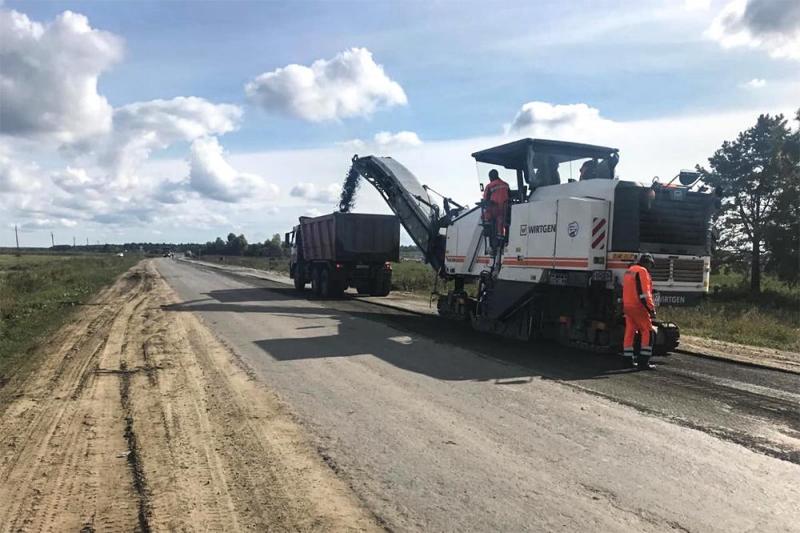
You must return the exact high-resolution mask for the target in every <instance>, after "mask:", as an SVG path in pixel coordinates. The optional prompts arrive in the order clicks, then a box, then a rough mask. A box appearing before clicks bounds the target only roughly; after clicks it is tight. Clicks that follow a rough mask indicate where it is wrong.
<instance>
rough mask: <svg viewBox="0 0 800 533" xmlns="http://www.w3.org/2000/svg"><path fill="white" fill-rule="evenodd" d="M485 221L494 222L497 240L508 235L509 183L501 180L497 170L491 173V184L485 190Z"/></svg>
mask: <svg viewBox="0 0 800 533" xmlns="http://www.w3.org/2000/svg"><path fill="white" fill-rule="evenodd" d="M483 200H484V210H483V220H485V221H487V222H494V226H495V232H496V237H497V240H498V241H499V240H500V239H502V238H504V237H505V235H506V213H507V212H508V183H506V182H505V181H503V180H501V179H500V173H498V172H497V170H496V169H492V170H490V171H489V184H488V185H487V186H486V188H484V189H483Z"/></svg>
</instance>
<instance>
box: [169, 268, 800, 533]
mask: <svg viewBox="0 0 800 533" xmlns="http://www.w3.org/2000/svg"><path fill="white" fill-rule="evenodd" d="M158 268H159V270H160V271H161V273H162V274H163V275H164V276H165V278H166V279H167V281H168V283H169V284H170V285H171V286H172V287H173V288H174V289H175V290H176V291H177V292H178V294H179V296H180V297H181V299H182V300H183V301H182V303H181V304H179V305H175V306H171V307H170V308H169V310H170V311H173V312H194V313H196V314H197V315H199V316H200V317H201V318H202V319H203V320H204V321H205V322H206V323H207V324H208V325H209V326H210V327H211V329H212V330H213V331H214V332H215V333H216V334H217V335H218V336H219V337H220V338H221V339H222V340H223V341H224V342H225V343H226V344H228V345H229V346H230V347H231V348H232V349H233V350H234V352H235V353H236V354H237V355H238V356H239V357H240V358H241V360H242V361H243V362H244V363H245V364H246V365H247V366H248V367H249V368H250V369H251V370H252V372H253V375H254V376H255V378H256V379H259V380H263V381H264V382H265V383H266V384H267V385H268V386H269V387H271V388H272V389H273V390H274V391H275V392H277V393H278V394H279V395H280V396H281V397H282V398H283V400H284V401H285V402H287V404H288V405H289V406H290V408H291V410H292V411H293V412H294V413H295V415H296V416H297V418H298V420H299V421H300V422H301V423H302V424H303V425H304V426H305V427H306V428H307V429H308V430H309V432H310V434H311V435H312V437H313V439H314V441H315V442H316V445H317V447H318V449H319V452H320V453H321V454H322V456H323V458H324V459H325V460H326V462H327V463H328V464H329V466H331V468H333V469H334V470H335V471H336V472H337V473H338V474H339V475H340V476H341V477H342V478H343V479H344V480H346V481H347V482H348V483H349V485H350V486H351V487H352V488H353V489H354V490H355V492H356V493H357V495H358V496H359V497H360V498H361V499H362V500H363V501H364V502H365V503H366V505H367V506H368V507H369V508H370V509H371V510H372V511H373V512H374V513H375V514H376V515H377V516H378V517H379V518H380V519H381V520H383V521H384V523H385V525H386V526H387V527H388V528H390V529H396V530H414V529H418V530H423V529H424V530H441V531H463V530H473V531H496V530H505V531H521V530H569V531H574V530H586V529H591V530H601V531H623V530H626V531H630V530H637V531H669V530H685V531H745V530H759V531H767V530H769V531H798V530H799V528H800V526H798V525H797V524H800V376H797V375H793V374H788V373H781V372H776V371H770V370H762V369H757V368H751V367H745V366H740V365H735V364H730V363H724V362H720V361H713V360H706V359H701V358H696V357H692V356H685V355H672V356H669V357H667V358H658V359H657V360H656V363H658V364H659V368H658V370H656V371H654V372H645V373H638V372H630V371H627V370H623V369H621V368H619V367H618V363H617V361H616V359H614V358H609V357H603V356H598V355H594V354H584V353H580V352H576V351H574V350H571V349H568V348H564V347H560V346H557V345H553V344H528V343H520V342H512V341H505V340H501V339H496V338H492V337H485V336H482V335H479V334H477V333H475V332H473V331H471V330H470V329H469V328H468V327H466V326H464V325H461V324H456V323H452V322H446V321H443V320H441V319H439V318H437V317H426V316H419V315H414V314H410V313H405V312H402V311H397V310H392V309H388V308H383V307H378V306H374V305H370V304H368V303H365V302H360V301H358V300H357V299H349V300H341V301H320V300H310V299H307V298H304V297H302V296H299V295H298V294H297V293H296V292H294V291H293V290H292V289H289V288H287V287H285V286H283V285H280V284H277V283H272V282H269V281H258V280H253V279H251V278H240V277H237V276H235V275H231V274H222V273H220V272H218V271H215V270H211V269H207V268H202V267H198V266H195V265H190V264H187V263H181V262H174V261H169V260H162V261H159V262H158Z"/></svg>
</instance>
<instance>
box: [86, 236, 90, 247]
mask: <svg viewBox="0 0 800 533" xmlns="http://www.w3.org/2000/svg"><path fill="white" fill-rule="evenodd" d="M86 246H89V237H86Z"/></svg>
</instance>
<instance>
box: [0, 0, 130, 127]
mask: <svg viewBox="0 0 800 533" xmlns="http://www.w3.org/2000/svg"><path fill="white" fill-rule="evenodd" d="M0 35H2V36H3V37H2V39H0V64H2V69H0V132H1V133H4V134H10V135H17V136H29V137H49V138H54V139H56V140H58V141H76V140H79V139H81V138H84V137H86V136H90V135H94V134H97V133H102V132H107V131H108V130H109V129H110V128H111V114H112V109H111V106H110V105H109V103H108V101H107V100H106V99H105V97H103V96H102V95H100V94H98V92H97V79H98V77H99V76H100V74H101V73H103V72H104V71H106V70H108V69H109V68H110V67H111V66H112V65H113V64H114V63H116V62H117V61H119V60H120V58H121V57H122V48H123V46H122V41H121V40H120V39H119V38H118V37H116V36H115V35H112V34H110V33H108V32H104V31H99V30H96V29H94V28H92V27H91V26H90V25H89V21H88V19H87V18H86V17H84V16H83V15H79V14H77V13H73V12H71V11H65V12H64V13H62V14H61V15H59V16H58V17H56V19H55V20H54V21H53V22H51V23H49V24H41V23H38V22H34V21H31V20H30V19H29V18H28V17H27V16H26V15H24V14H22V13H18V12H16V11H13V10H7V9H0Z"/></svg>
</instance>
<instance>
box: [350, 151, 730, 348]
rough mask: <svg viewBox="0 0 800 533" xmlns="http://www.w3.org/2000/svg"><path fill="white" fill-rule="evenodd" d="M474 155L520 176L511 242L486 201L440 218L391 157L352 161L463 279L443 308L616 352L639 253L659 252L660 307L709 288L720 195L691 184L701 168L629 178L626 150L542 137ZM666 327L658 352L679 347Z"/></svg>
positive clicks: (432, 253) (431, 255)
mask: <svg viewBox="0 0 800 533" xmlns="http://www.w3.org/2000/svg"><path fill="white" fill-rule="evenodd" d="M472 155H473V157H474V158H475V159H476V161H478V162H480V163H484V164H488V165H494V166H495V167H496V168H498V169H501V170H502V169H506V170H505V172H506V173H508V170H511V171H513V173H514V177H515V178H516V180H515V181H516V183H513V181H514V180H513V179H511V180H508V181H510V182H511V183H509V185H510V186H511V188H512V191H511V200H510V209H509V212H508V216H507V220H506V222H507V237H506V238H505V239H504V240H499V241H498V240H497V239H496V238H493V236H492V235H491V234H492V233H493V232H494V231H495V230H494V225H493V224H491V223H487V222H484V213H483V211H484V210H483V206H482V205H480V204H479V205H478V206H476V207H473V208H472V209H467V208H464V207H461V206H458V205H457V204H455V203H454V202H452V200H449V199H447V198H445V201H444V213H443V214H442V212H441V210H440V209H439V207H438V205H437V204H436V203H434V202H433V201H432V200H431V199H430V197H429V195H428V189H427V188H426V187H424V186H420V185H419V183H418V182H417V181H416V179H415V178H414V176H413V175H412V174H411V173H410V172H408V170H406V169H405V168H404V167H403V166H402V165H400V164H399V163H397V162H396V161H394V160H393V159H391V158H379V157H374V156H369V157H365V158H358V157H354V158H353V169H355V170H356V171H358V172H359V173H360V174H361V175H362V176H363V177H365V178H366V179H367V181H369V182H370V183H372V184H373V185H375V187H376V188H377V189H378V190H379V192H380V193H381V194H382V196H383V197H384V199H385V200H386V201H387V203H388V204H389V205H390V207H392V209H393V210H394V211H395V213H396V214H397V215H398V217H399V218H400V220H401V223H402V224H403V225H404V227H406V230H407V231H408V233H409V235H410V236H411V237H412V239H413V240H414V241H415V243H416V244H417V245H418V246H419V247H420V249H421V250H422V251H423V254H424V255H425V258H426V261H427V262H428V263H429V264H431V266H432V267H433V268H434V269H436V270H437V272H438V273H439V275H440V277H442V278H444V279H446V280H452V281H454V284H453V286H454V288H453V289H452V290H450V291H449V292H448V293H447V294H443V295H440V296H439V302H438V309H439V313H440V314H441V315H443V316H446V317H450V318H458V319H464V320H469V321H470V322H471V323H472V325H473V326H474V327H475V328H476V329H478V330H481V331H486V332H492V333H497V334H501V335H505V336H511V337H515V338H520V339H529V338H534V337H548V338H557V339H559V340H560V341H562V342H565V343H568V344H571V345H576V346H579V347H582V348H585V349H590V350H595V351H601V352H615V351H618V350H619V349H620V348H621V345H622V336H623V332H624V319H623V316H622V308H621V285H622V276H623V274H624V272H625V270H626V269H627V268H628V266H629V265H630V264H632V263H633V262H635V261H636V260H637V259H638V257H639V256H640V254H642V253H645V252H648V253H651V254H652V255H653V256H654V257H655V260H656V266H655V268H654V269H653V271H652V272H651V274H652V277H653V286H654V289H655V290H656V291H657V301H658V300H660V303H661V305H664V304H670V305H691V304H692V303H695V302H697V301H699V299H700V297H701V296H702V295H703V294H705V293H706V292H708V287H709V273H710V254H711V240H712V238H711V228H710V219H711V215H712V214H713V212H714V210H715V209H716V207H717V206H718V205H719V201H718V198H717V196H716V195H715V194H714V192H713V191H711V190H708V189H706V188H704V187H703V188H701V190H692V185H693V182H696V180H697V176H696V174H693V173H682V174H681V180H680V182H681V184H680V185H674V186H673V185H669V186H665V185H659V184H658V183H654V184H653V185H652V186H643V185H640V184H637V183H634V182H629V181H620V180H618V179H616V178H615V175H614V168H615V166H616V164H617V161H618V152H617V150H616V149H613V148H607V147H602V146H594V145H586V144H578V143H569V142H561V141H550V140H542V139H522V140H519V141H515V142H512V143H508V144H505V145H501V146H497V147H494V148H490V149H488V150H483V151H480V152H476V153H474V154H472ZM586 161H589V162H590V164H589V171H587V173H586V175H585V176H584V179H582V180H577V179H569V180H568V181H567V182H566V183H561V176H560V174H567V175H569V174H570V173H571V174H573V175H575V177H576V178H577V175H576V174H577V172H572V170H573V169H577V164H579V163H582V162H586ZM453 205H456V207H453ZM493 242H494V243H498V242H499V244H496V245H495V246H494V247H493V246H492V243H493ZM475 284H477V290H475V291H469V290H467V286H469V285H475ZM656 330H657V331H656V346H655V350H656V353H663V352H665V351H669V350H671V349H674V348H675V347H676V346H677V344H678V338H679V332H678V327H677V326H676V325H675V324H667V323H658V322H657V323H656Z"/></svg>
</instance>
